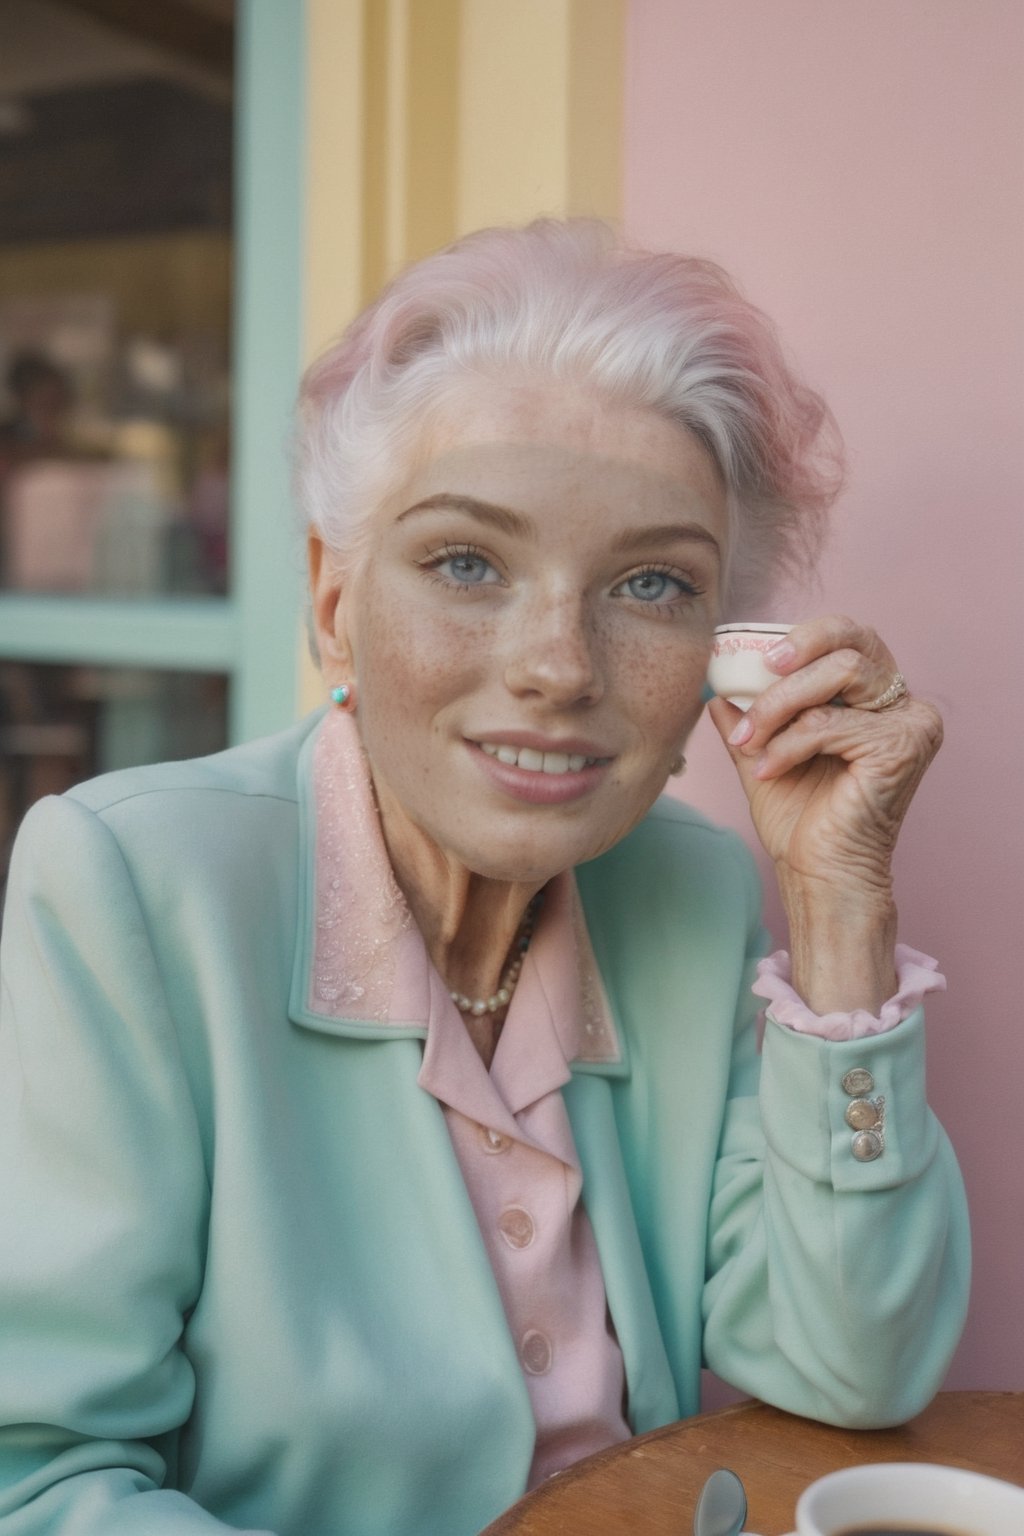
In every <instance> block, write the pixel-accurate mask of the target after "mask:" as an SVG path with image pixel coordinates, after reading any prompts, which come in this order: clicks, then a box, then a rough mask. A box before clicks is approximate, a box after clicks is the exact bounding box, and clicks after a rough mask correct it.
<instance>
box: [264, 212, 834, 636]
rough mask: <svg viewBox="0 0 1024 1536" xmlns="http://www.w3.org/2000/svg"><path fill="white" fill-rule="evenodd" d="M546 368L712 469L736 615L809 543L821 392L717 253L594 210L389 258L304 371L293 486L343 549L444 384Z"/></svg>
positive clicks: (829, 445) (404, 460)
mask: <svg viewBox="0 0 1024 1536" xmlns="http://www.w3.org/2000/svg"><path fill="white" fill-rule="evenodd" d="M534 379H535V380H537V381H538V382H539V383H551V382H556V383H558V384H560V385H565V384H572V385H576V386H577V387H582V388H584V389H587V390H589V391H595V392H597V393H598V394H599V396H600V397H601V398H603V399H605V400H607V401H608V402H609V403H612V404H621V405H624V406H628V407H639V408H641V409H646V410H651V411H654V412H655V413H656V414H657V415H659V416H661V417H663V418H666V419H667V420H669V421H672V422H675V423H678V424H679V425H680V426H683V427H686V428H687V429H688V430H689V431H690V432H692V433H694V434H695V435H696V437H697V438H699V440H700V441H701V442H702V443H703V445H704V446H705V448H706V449H707V451H708V452H709V453H710V455H711V456H712V458H713V459H714V461H715V463H716V464H717V466H718V469H719V471H720V473H721V475H722V478H723V480H724V482H725V485H726V488H727V493H728V500H729V510H730V518H731V525H732V538H731V546H732V549H731V555H732V558H731V561H730V570H729V580H728V592H727V594H726V600H725V607H726V611H727V612H730V613H732V614H737V613H739V614H741V616H744V617H748V616H749V613H748V612H746V610H747V609H751V611H752V605H755V604H756V603H758V602H760V601H762V600H763V597H764V594H765V592H766V589H767V588H769V587H770V585H771V583H772V581H773V580H774V579H775V578H776V576H777V575H778V574H779V573H781V572H782V571H788V572H791V573H792V572H798V573H803V572H804V571H806V570H807V569H808V568H809V567H810V566H812V565H813V562H814V560H815V558H816V556H817V554H818V552H819V549H820V546H821V542H822V539H823V536H824V528H825V518H826V513H827V511H828V508H829V506H830V505H831V503H832V501H833V500H834V498H835V495H836V493H837V491H838V489H839V486H840V483H841V479H842V450H841V445H840V441H839V435H838V431H837V430H836V427H835V423H834V421H833V418H832V415H831V413H830V412H829V410H828V407H827V406H826V405H825V403H824V401H823V400H822V399H821V397H820V396H819V395H817V394H815V393H814V391H813V390H810V389H808V388H807V386H806V385H804V384H803V383H801V382H800V380H799V379H798V378H796V376H795V375H794V373H793V372H792V370H791V369H790V367H789V365H788V364H787V362H786V359H785V357H784V356H783V353H782V349H781V347H780V345H779V341H778V338H777V336H776V333H775V328H774V326H773V325H772V323H771V321H770V320H768V318H767V317H766V316H765V315H763V314H762V313H761V311H760V310H758V309H756V308H755V307H754V306H753V305H752V304H749V303H748V302H747V301H746V299H744V298H743V297H742V295H741V294H740V293H739V292H738V290H737V289H736V287H735V285H734V284H733V283H732V281H731V280H730V279H729V277H728V276H727V275H726V274H725V272H723V271H722V269H721V268H720V267H718V266H716V265H715V263H713V262H710V261H704V260H700V259H698V258H695V257H687V256H676V255H669V254H663V255H659V254H653V253H650V252H647V251H642V250H637V249H634V248H632V247H630V246H629V245H627V244H626V243H625V241H624V240H623V239H622V238H621V237H620V236H619V235H618V233H617V232H616V231H615V230H614V229H613V228H611V227H610V226H608V225H606V224H604V223H601V222H599V221H596V220H589V219H586V220H584V219H574V220H569V221H567V222H559V221H557V220H552V219H541V220H538V221H536V222H535V223H532V224H529V225H527V226H526V227H525V228H521V229H485V230H480V231H478V232H477V233H476V234H473V235H469V236H467V237H466V238H465V239H462V240H460V241H458V242H457V243H456V244H454V245H451V246H449V247H447V248H446V249H445V250H442V251H439V252H437V253H436V254H435V255H433V256H428V257H426V258H425V259H424V260H422V261H419V262H416V263H415V264H414V265H412V266H410V267H408V268H406V270H405V271H403V272H401V273H400V274H399V276H398V277H396V278H395V279H394V281H393V282H392V283H390V284H389V285H388V287H387V288H385V289H384V291H383V292H382V293H381V294H380V296H379V297H378V298H377V299H376V300H375V301H374V303H372V304H371V305H370V306H369V307H368V308H367V309H366V310H364V311H363V313H362V314H361V315H359V316H358V318H357V319H356V320H355V321H354V322H353V323H352V325H350V326H349V328H348V330H347V331H345V333H344V334H343V336H342V337H341V338H340V340H338V341H337V342H336V343H335V344H334V345H333V346H331V347H330V348H329V349H328V350H327V351H326V352H325V353H324V355H323V356H322V357H321V358H320V359H319V360H318V361H317V362H315V363H314V364H313V365H312V366H311V367H310V368H309V370H308V371H307V373H306V375H305V378H304V380H303V383H302V389H301V392H300V396H299V409H298V420H297V428H296V436H295V485H296V494H297V500H298V505H299V509H300V511H301V513H302V514H303V516H304V518H305V519H306V521H307V522H308V523H309V524H310V525H311V526H312V527H313V528H315V529H316V530H317V532H318V533H319V534H320V535H321V537H322V538H323V539H324V541H325V542H326V544H327V545H328V546H329V547H330V548H331V549H333V550H334V551H336V552H337V554H338V555H339V556H340V557H341V558H342V559H343V560H346V561H357V560H358V557H359V552H360V547H361V536H362V534H363V532H364V530H365V528H366V526H367V525H368V522H369V520H370V518H371V517H372V515H373V512H374V510H375V508H376V507H377V506H378V505H379V504H380V500H381V498H382V496H384V495H385V494H387V492H388V490H389V489H391V488H392V486H393V485H394V483H395V482H396V480H397V478H398V476H399V475H400V474H401V473H402V472H403V470H404V469H405V467H407V465H408V456H409V454H410V452H411V451H412V448H413V447H414V446H415V444H416V442H417V440H418V438H419V436H420V434H421V432H422V430H423V427H424V425H425V424H426V423H427V422H428V421H429V420H430V417H431V413H432V412H433V411H434V410H436V409H437V408H438V407H439V405H440V404H442V403H443V402H444V401H445V399H446V398H447V399H450V398H451V394H452V391H453V389H458V388H460V387H462V388H464V387H465V385H466V383H467V382H475V383H476V384H477V385H479V384H480V383H481V382H482V381H486V380H509V381H515V382H517V383H529V381H531V380H534Z"/></svg>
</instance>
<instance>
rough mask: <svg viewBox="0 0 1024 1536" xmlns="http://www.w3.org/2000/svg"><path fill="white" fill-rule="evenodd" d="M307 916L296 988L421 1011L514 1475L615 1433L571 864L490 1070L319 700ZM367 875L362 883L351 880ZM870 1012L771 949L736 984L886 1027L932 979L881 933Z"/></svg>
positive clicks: (813, 1029)
mask: <svg viewBox="0 0 1024 1536" xmlns="http://www.w3.org/2000/svg"><path fill="white" fill-rule="evenodd" d="M313 773H314V791H315V801H316V816H317V842H316V871H317V876H316V906H317V912H316V926H317V938H316V946H315V951H314V963H313V976H312V978H311V988H310V1004H311V1006H312V1007H314V1008H316V1007H317V1005H318V1002H319V1005H320V1007H321V1008H324V1007H325V1005H327V1004H330V1005H331V1006H332V1007H333V1006H336V1005H337V1003H338V1002H339V1001H344V1004H345V1008H346V1012H347V1013H348V1014H349V1015H350V1016H351V1017H353V1018H366V1019H368V1020H373V1021H374V1022H377V1023H381V1022H383V1023H392V1024H394V1025H395V1026H396V1028H402V1027H403V1026H404V1027H405V1028H408V1027H409V1026H410V1025H416V1026H419V1027H425V1029H426V1044H425V1047H424V1053H423V1064H422V1067H421V1069H420V1073H419V1085H420V1087H421V1088H423V1089H424V1091H425V1092H427V1093H429V1094H431V1095H432V1096H433V1097H434V1098H435V1099H436V1100H437V1102H438V1104H439V1105H440V1107H441V1110H442V1112H443V1114H444V1117H445V1122H446V1124H447V1127H448V1131H449V1134H450V1136H451V1141H452V1147H453V1151H454V1155H455V1158H456V1160H457V1162H458V1166H459V1169H460V1171H461V1174H462V1177H463V1179H464V1181H465V1185H466V1191H467V1194H468V1197H469V1200H470V1202H471V1203H472V1206H473V1209H474V1211H475V1213H476V1217H477V1221H478V1223H479V1226H480V1233H481V1238H482V1241H483V1244H484V1248H485V1250H486V1253H487V1256H488V1259H489V1261H490V1265H491V1269H492V1271H493V1273H494V1278H495V1283H496V1284H497V1287H498V1291H499V1293H500V1295H501V1299H502V1303H503V1306H504V1310H505V1316H506V1318H507V1319H508V1325H509V1329H510V1331H511V1334H512V1337H513V1339H514V1341H515V1344H516V1349H517V1351H518V1355H519V1360H520V1364H521V1366H522V1369H523V1376H524V1380H525V1383H526V1388H527V1391H528V1392H529V1395H530V1402H531V1405H532V1408H533V1415H534V1419H535V1421H536V1425H537V1437H536V1442H535V1446H534V1456H533V1462H532V1465H531V1469H530V1478H529V1486H530V1487H534V1486H535V1485H536V1484H537V1483H538V1482H540V1481H541V1480H542V1479H544V1478H545V1477H547V1476H549V1475H550V1474H551V1473H552V1472H556V1471H558V1470H559V1469H560V1468H562V1467H566V1466H568V1465H570V1463H572V1462H574V1461H576V1460H578V1459H579V1458H580V1457H583V1456H587V1455H590V1454H591V1453H592V1452H593V1451H597V1450H601V1449H603V1448H604V1447H605V1446H608V1445H612V1444H615V1443H616V1442H618V1441H621V1440H625V1439H627V1438H628V1437H629V1434H630V1429H629V1425H628V1423H627V1421H626V1417H625V1371H624V1366H623V1360H622V1355H621V1352H620V1350H619V1346H618V1342H617V1340H616V1338H615V1333H614V1329H613V1327H612V1323H611V1318H610V1316H609V1312H608V1306H607V1301H606V1298H605V1291H604V1280H603V1277H602V1274H601V1267H600V1261H599V1258H598V1253H597V1247H596V1243H595V1240H594V1235H593V1231H592V1229H591V1226H590V1221H589V1218H588V1216H587V1212H586V1208H585V1205H584V1203H583V1200H582V1198H581V1196H582V1174H581V1171H580V1164H579V1159H578V1157H577V1155H576V1148H575V1146H574V1143H573V1137H572V1130H571V1127H570V1124H569V1117H568V1113H567V1111H566V1108H565V1104H564V1101H563V1098H562V1093H561V1088H562V1086H563V1084H565V1083H567V1082H568V1081H569V1077H570V1070H569V1063H570V1062H571V1061H574V1060H579V1059H581V1058H582V1059H584V1060H589V1061H600V1060H608V1061H615V1060H618V1059H619V1055H620V1051H619V1044H618V1038H617V1034H616V1029H615V1024H614V1021H613V1019H612V1015H611V1010H610V1008H609V1006H608V1001H607V998H606V996H605V991H604V987H603V984H602V981H601V977H600V973H599V971H598V968H597V964H596V961H595V959H594V955H593V951H592V949H591V946H590V940H589V937H588V935H587V930H586V924H585V921H584V917H583V910H582V906H581V903H580V900H579V896H578V893H577V890H576V881H575V878H574V876H573V875H572V874H571V873H567V874H563V875H559V876H556V877H555V879H553V880H552V881H550V882H549V883H548V886H547V887H546V891H545V898H544V902H543V905H542V907H541V910H540V913H539V916H538V919H537V923H536V926H535V929H534V934H533V939H532V941H531V944H530V948H529V950H528V952H527V954H526V957H525V961H524V964H523V969H522V973H521V975H520V979H519V983H518V986H517V988H516V991H515V994H514V996H513V999H512V1002H511V1004H510V1006H509V1010H508V1015H507V1018H506V1021H505V1025H504V1028H503V1030H502V1032H501V1036H500V1038H499V1040H498V1045H497V1049H496V1051H495V1054H494V1059H493V1061H492V1063H491V1067H490V1070H489V1071H488V1069H487V1068H486V1067H485V1066H484V1063H483V1061H482V1059H481V1057H480V1055H479V1053H478V1052H477V1050H476V1047H475V1046H474V1045H473V1043H472V1041H471V1039H470V1037H469V1034H468V1032H467V1030H466V1028H465V1024H464V1022H463V1020H462V1016H461V1014H460V1013H459V1012H458V1010H457V1009H456V1007H455V1005H454V1003H453V1002H452V1001H451V998H450V996H449V994H448V991H447V989H446V987H445V985H444V982H443V981H442V980H441V978H440V977H439V976H438V974H437V972H436V970H435V969H434V967H433V966H432V965H431V963H430V959H429V956H428V955H427V952H426V946H425V945H424V942H423V939H422V937H421V935H420V933H419V930H418V929H417V928H416V926H415V924H414V923H413V921H412V917H411V914H410V912H409V910H408V907H407V906H406V903H405V900H404V898H403V896H402V894H401V891H400V890H399V888H398V885H397V883H396V881H395V878H394V874H393V872H392V870H391V866H390V863H389V861H388V856H387V851H386V849H385V846H384V840H383V837H382V835H381V830H380V824H379V819H378V816H377V812H376V807H375V805H374V799H373V791H372V786H371V783H370V777H369V772H368V769H367V765H366V761H365V758H364V756H363V753H362V751H361V748H360V745H359V737H358V732H357V729H356V726H355V723H354V721H353V720H352V719H351V717H349V716H348V715H346V714H344V713H342V712H340V711H338V712H333V713H331V714H329V715H327V716H326V717H325V720H324V723H323V726H322V727H321V730H320V734H319V738H318V741H317V744H316V750H315V756H314V768H313ZM368 891H370V892H375V893H376V896H375V898H374V899H371V900H367V892H368ZM897 960H898V964H899V969H900V989H899V992H898V993H897V995H896V997H895V998H893V999H892V1000H891V1001H890V1002H889V1003H887V1004H886V1005H885V1008H883V1010H882V1014H881V1017H880V1018H879V1019H874V1018H872V1017H871V1016H870V1015H865V1014H850V1015H845V1014H843V1015H841V1014H829V1015H827V1016H826V1017H825V1018H824V1019H817V1018H816V1017H815V1016H814V1015H813V1014H811V1013H810V1010H809V1009H807V1007H806V1006H805V1005H804V1004H803V1003H802V1002H801V1001H800V999H799V997H798V996H797V994H796V993H795V992H794V991H793V989H792V987H791V986H790V985H789V980H788V960H787V958H786V956H785V955H784V954H782V953H780V954H777V955H773V956H772V957H771V958H770V959H769V960H767V961H763V962H762V964H761V967H760V972H759V978H758V981H757V982H756V983H755V986H754V990H755V992H756V993H757V994H758V995H759V996H764V997H767V998H768V999H769V1000H770V1005H771V1006H770V1012H771V1014H772V1017H773V1018H775V1019H777V1020H778V1021H779V1022H780V1023H783V1024H786V1025H788V1026H789V1027H790V1028H793V1029H797V1030H803V1031H805V1032H808V1033H813V1034H820V1035H823V1036H826V1037H827V1038H830V1039H852V1038H856V1037H858V1036H860V1035H863V1034H872V1033H878V1032H880V1031H882V1030H885V1029H890V1028H892V1027H893V1026H894V1025H895V1024H897V1023H899V1022H900V1020H901V1019H902V1018H904V1017H906V1015H907V1014H908V1013H909V1012H910V1011H911V1009H912V1008H913V1007H915V1006H916V1004H917V1003H918V1002H919V1001H920V998H921V996H922V995H923V993H924V992H926V991H930V990H932V989H933V988H935V987H937V986H941V985H943V984H944V983H943V981H942V978H941V977H940V976H938V975H937V972H936V970H935V962H934V961H932V960H929V959H928V957H927V956H923V955H919V954H917V953H916V951H914V950H910V949H907V948H906V947H905V946H899V947H898V951H897Z"/></svg>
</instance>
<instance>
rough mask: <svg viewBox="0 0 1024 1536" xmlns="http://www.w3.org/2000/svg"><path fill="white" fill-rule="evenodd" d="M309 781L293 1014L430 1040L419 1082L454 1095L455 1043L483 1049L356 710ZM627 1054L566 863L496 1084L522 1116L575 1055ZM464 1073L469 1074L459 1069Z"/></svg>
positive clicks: (497, 1062) (608, 1058) (332, 729)
mask: <svg viewBox="0 0 1024 1536" xmlns="http://www.w3.org/2000/svg"><path fill="white" fill-rule="evenodd" d="M310 776H311V785H310V789H311V797H310V810H311V813H312V817H313V836H312V844H313V867H312V869H311V870H310V871H309V877H308V879H307V883H306V891H305V900H306V904H307V913H308V915H307V917H306V919H305V922H306V926H307V928H308V929H309V934H308V947H304V956H305V961H306V963H305V965H304V967H303V969H304V972H305V974H304V976H303V977H302V978H301V984H302V987H303V993H304V996H303V998H302V1006H301V1009H300V1013H299V1014H295V1013H293V1016H296V1017H298V1019H299V1022H308V1023H313V1022H314V1019H317V1020H320V1019H322V1020H323V1021H324V1023H325V1024H326V1025H327V1027H328V1028H330V1024H328V1021H335V1023H336V1024H340V1025H342V1028H341V1029H340V1030H338V1032H344V1033H348V1032H349V1030H348V1029H347V1028H345V1027H344V1026H346V1025H347V1026H354V1029H353V1031H352V1032H357V1033H360V1034H369V1035H373V1036H376V1037H378V1038H380V1037H388V1036H392V1037H393V1036H395V1035H418V1036H421V1037H424V1036H425V1038H426V1041H427V1046H426V1050H425V1052H424V1059H423V1072H422V1075H421V1082H422V1085H423V1086H424V1087H426V1088H428V1090H429V1091H430V1092H432V1093H435V1094H436V1096H437V1097H442V1096H443V1095H442V1093H441V1092H439V1091H437V1090H440V1089H441V1088H443V1087H444V1086H445V1085H444V1083H442V1082H439V1081H437V1076H436V1075H437V1072H438V1069H439V1064H440V1063H441V1062H444V1063H446V1064H448V1063H455V1062H459V1061H461V1058H462V1051H461V1047H456V1046H455V1045H454V1044H453V1042H455V1041H457V1040H462V1041H465V1042H466V1044H467V1045H468V1047H469V1050H470V1052H471V1053H472V1055H473V1058H474V1059H475V1061H476V1062H477V1064H478V1065H479V1064H480V1058H479V1056H477V1054H476V1052H475V1050H474V1048H473V1046H472V1043H471V1042H470V1041H469V1037H468V1035H467V1033H466V1030H465V1028H464V1026H463V1024H462V1020H461V1017H460V1015H459V1014H458V1011H457V1010H456V1008H455V1006H454V1004H453V1003H452V1001H451V998H450V997H449V995H448V992H447V990H446V988H445V986H444V983H443V981H442V979H441V977H440V976H439V975H438V973H437V971H436V970H435V969H434V967H433V965H432V964H431V962H430V959H429V956H428V955H427V951H426V946H425V945H424V943H423V939H422V937H421V935H420V932H419V929H418V928H417V927H416V925H415V923H414V922H413V920H412V915H411V913H410V911H409V908H408V906H407V905H406V902H405V898H404V896H403V895H402V892H401V890H400V889H399V887H398V884H397V881H396V880H395V877H394V874H393V872H392V870H391V865H390V862H389V860H388V856H387V850H386V848H385V846H384V839H383V836H382V834H381V829H380V820H379V817H378V814H377V808H376V804H375V801H374V795H373V786H372V783H371V779H370V773H369V767H368V764H367V762H366V758H365V755H364V753H363V751H362V748H361V745H360V742H359V733H358V730H357V728H356V725H355V722H354V721H353V719H352V718H351V716H349V715H347V714H344V713H342V712H341V711H340V710H334V711H330V712H329V713H328V714H327V715H326V716H325V717H324V720H323V723H322V724H321V725H320V727H319V729H318V730H317V732H316V734H315V738H314V741H313V744H312V762H311V770H310ZM307 846H308V842H307ZM300 937H301V936H300ZM298 959H299V957H298V956H297V960H298ZM299 982H300V977H299V974H298V972H297V974H296V983H299ZM300 1015H301V1016H300ZM302 1016H304V1017H302ZM360 1026H363V1027H360ZM367 1026H370V1027H369V1028H367ZM372 1026H376V1028H374V1027H372ZM622 1059H623V1058H622V1052H621V1049H620V1044H619V1038H618V1033H617V1030H616V1027H615V1024H614V1021H613V1019H612V1014H611V1009H610V1007H609V1004H608V999H607V996H606V994H605V989H604V985H603V982H602V980H601V975H600V972H599V970H598V967H597V962H596V960H595V958H594V953H593V949H592V947H591V943H590V937H589V934H588V932H587V926H586V921H585V918H584V915H583V908H582V904H581V902H580V898H579V893H578V891H577V887H576V880H575V877H574V875H573V874H572V873H571V872H567V873H565V874H562V875H558V876H556V877H555V878H554V879H553V880H552V881H550V882H549V884H548V886H547V888H546V891H545V899H544V904H543V907H542V909H541V913H540V916H539V918H538V921H537V926H536V929H535V931H534V936H533V940H532V942H531V944H530V949H529V952H528V954H527V956H526V962H525V964H524V966H523V971H522V975H521V976H520V979H519V984H518V986H517V988H516V993H515V997H514V999H513V1002H512V1006H511V1007H510V1009H509V1016H508V1020H507V1021H506V1025H505V1029H504V1030H503V1031H502V1037H501V1040H500V1042H499V1046H498V1049H497V1051H496V1053H495V1057H494V1061H493V1063H492V1066H491V1080H492V1081H493V1083H494V1086H495V1087H496V1088H497V1089H498V1090H499V1092H500V1096H501V1099H502V1100H503V1101H504V1103H505V1104H506V1105H507V1106H508V1107H509V1108H510V1109H512V1111H513V1113H514V1112H515V1110H516V1108H517V1107H521V1106H522V1105H523V1104H527V1103H532V1102H533V1101H534V1100H535V1099H536V1098H537V1097H538V1096H539V1093H538V1090H540V1092H547V1091H549V1090H550V1088H551V1087H552V1086H556V1085H560V1084H561V1083H564V1082H566V1081H568V1078H569V1075H570V1074H569V1066H570V1063H576V1064H579V1065H590V1064H593V1065H598V1066H599V1065H600V1064H607V1065H609V1066H611V1065H613V1064H616V1063H621V1062H622ZM467 1061H468V1058H467ZM465 1075H466V1074H465V1072H463V1071H461V1070H460V1072H459V1076H460V1077H465ZM448 1076H449V1067H448V1065H445V1068H444V1077H445V1079H446V1080H447V1078H448ZM474 1076H476V1074H474ZM485 1076H486V1074H485ZM555 1078H557V1080H558V1082H557V1084H555V1082H554V1079H555ZM446 1102H447V1101H446ZM457 1107H459V1108H462V1105H461V1104H460V1105H459V1106H457ZM474 1118H482V1117H480V1116H474ZM483 1123H486V1124H490V1123H491V1122H490V1121H489V1120H486V1119H485V1118H484V1119H483ZM495 1128H496V1129H498V1128H500V1127H495Z"/></svg>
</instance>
